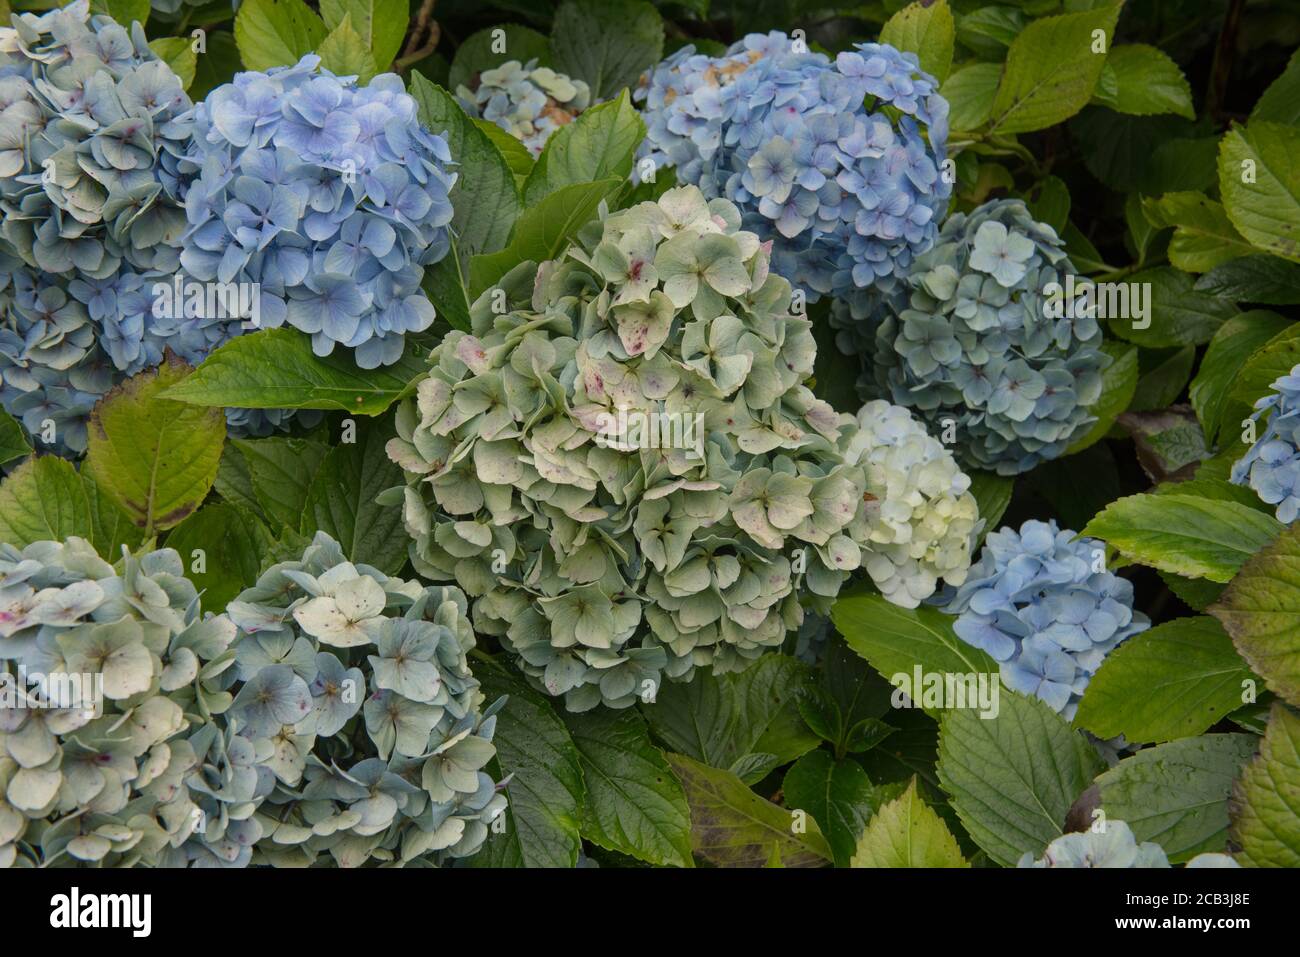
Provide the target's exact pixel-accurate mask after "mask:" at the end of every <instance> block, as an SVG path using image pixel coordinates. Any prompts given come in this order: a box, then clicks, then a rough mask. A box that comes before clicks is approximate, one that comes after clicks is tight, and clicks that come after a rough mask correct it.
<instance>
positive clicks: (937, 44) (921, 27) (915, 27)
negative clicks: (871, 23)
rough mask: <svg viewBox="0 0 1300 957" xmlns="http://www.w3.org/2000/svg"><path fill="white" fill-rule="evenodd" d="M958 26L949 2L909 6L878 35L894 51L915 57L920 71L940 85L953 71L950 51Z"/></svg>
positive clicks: (896, 14)
mask: <svg viewBox="0 0 1300 957" xmlns="http://www.w3.org/2000/svg"><path fill="white" fill-rule="evenodd" d="M956 36H957V25H956V23H955V22H954V21H953V18H952V11H951V10H950V9H948V0H937V2H926V3H920V2H915V3H909V4H908V5H907V6H905V7H904V8H903V9H902V10H899V11H898V12H897V13H895V14H894V15H893V16H892V17H890V18H889V19H888V20H887V21H886V22H885V25H884V27H883V28H881V31H880V42H881V43H888V44H889V45H890V46H892V47H893V48H894V49H896V50H903V51H905V52H908V53H915V54H916V58H917V59H918V60H920V61H921V69H922V70H925V71H926V72H927V73H929V74H931V75H933V76H934V77H935V78H936V79H938V80H939V82H940V83H942V82H943V81H944V80H946V79H947V78H948V72H949V71H950V70H951V69H952V48H953V44H954V42H955V41H956Z"/></svg>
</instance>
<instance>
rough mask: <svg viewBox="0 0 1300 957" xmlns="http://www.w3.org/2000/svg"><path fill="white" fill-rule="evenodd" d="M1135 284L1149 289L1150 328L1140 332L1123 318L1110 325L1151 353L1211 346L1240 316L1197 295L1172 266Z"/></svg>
mask: <svg viewBox="0 0 1300 957" xmlns="http://www.w3.org/2000/svg"><path fill="white" fill-rule="evenodd" d="M1131 281H1132V282H1133V283H1135V284H1136V283H1142V284H1144V287H1145V288H1147V289H1149V292H1150V295H1149V297H1147V299H1146V304H1147V306H1148V308H1149V314H1148V315H1147V323H1149V324H1146V326H1145V328H1138V327H1137V326H1136V322H1137V321H1138V320H1137V319H1136V318H1120V319H1110V320H1109V325H1110V328H1111V330H1113V331H1114V332H1115V334H1116V335H1119V336H1122V337H1123V338H1125V339H1128V340H1129V341H1130V342H1136V343H1137V344H1138V345H1140V346H1145V347H1146V348H1148V349H1165V348H1171V347H1175V346H1188V345H1200V344H1201V343H1203V342H1209V341H1210V339H1212V338H1213V337H1214V334H1215V333H1216V332H1218V330H1219V328H1220V327H1221V326H1222V325H1223V324H1224V323H1225V322H1227V321H1228V320H1229V319H1231V318H1232V317H1233V316H1235V315H1236V314H1237V307H1236V306H1235V305H1234V304H1233V303H1231V302H1226V301H1224V300H1222V299H1216V298H1214V297H1213V296H1207V295H1205V294H1204V293H1201V292H1197V291H1196V290H1195V289H1194V288H1193V285H1194V280H1193V278H1192V277H1191V276H1189V275H1187V274H1186V273H1183V272H1179V271H1178V270H1177V269H1172V268H1170V267H1169V266H1159V267H1157V268H1155V269H1146V270H1143V271H1142V272H1140V273H1137V274H1136V275H1134V276H1133V277H1132V280H1131Z"/></svg>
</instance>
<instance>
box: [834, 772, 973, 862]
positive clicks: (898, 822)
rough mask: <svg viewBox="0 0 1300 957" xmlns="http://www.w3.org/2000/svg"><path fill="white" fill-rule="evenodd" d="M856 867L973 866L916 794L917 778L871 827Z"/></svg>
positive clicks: (856, 855) (857, 854) (855, 858)
mask: <svg viewBox="0 0 1300 957" xmlns="http://www.w3.org/2000/svg"><path fill="white" fill-rule="evenodd" d="M853 866H854V867H970V864H968V863H967V862H966V859H965V858H964V857H962V856H961V849H960V848H958V847H957V842H956V841H955V840H954V839H953V836H952V834H951V833H950V832H949V831H948V828H947V827H945V826H944V823H943V821H942V820H940V819H939V815H938V814H935V813H934V810H933V809H932V808H931V807H929V806H928V805H927V804H926V803H925V802H924V801H922V800H921V796H920V795H919V794H917V793H916V779H915V778H913V779H912V781H911V783H910V784H908V786H907V790H906V791H904V792H903V796H902V797H900V798H898V799H897V800H894V801H890V802H889V803H888V804H886V805H885V806H884V807H882V808H881V809H880V810H879V811H877V812H876V815H875V817H873V818H872V819H871V822H870V823H869V824H868V825H867V829H866V831H865V832H864V833H863V835H862V839H861V840H860V841H859V842H858V845H857V849H856V851H855V853H854V854H853Z"/></svg>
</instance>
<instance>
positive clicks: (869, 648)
mask: <svg viewBox="0 0 1300 957" xmlns="http://www.w3.org/2000/svg"><path fill="white" fill-rule="evenodd" d="M831 620H832V621H833V622H835V627H836V628H837V629H839V632H840V634H841V635H843V636H844V640H845V641H846V642H848V645H849V647H850V648H852V649H853V650H854V651H856V652H857V653H858V654H859V655H861V656H862V657H863V658H865V659H866V660H867V661H868V662H869V663H870V664H871V667H873V668H875V669H876V670H877V671H878V672H880V673H881V674H882V675H884V676H885V678H887V679H889V678H892V676H893V675H896V674H903V675H906V676H907V677H908V678H909V679H910V678H911V676H912V672H913V670H914V669H915V668H917V667H919V668H920V669H921V671H922V672H927V673H949V672H951V673H957V674H963V675H969V674H993V675H996V674H998V664H997V662H996V661H994V660H993V659H992V658H990V657H989V656H988V655H987V654H985V653H984V652H983V651H981V650H980V649H979V648H976V647H974V646H973V645H968V644H966V642H964V641H962V640H961V639H960V638H958V637H957V635H956V633H955V632H954V631H953V630H952V623H953V621H954V619H953V617H952V616H951V615H946V614H944V613H943V612H941V611H939V610H938V609H937V608H930V607H927V606H924V605H922V606H921V607H920V608H900V607H899V606H897V605H895V604H893V603H892V602H889V601H887V600H886V599H885V598H884V597H882V596H880V595H873V594H842V595H841V596H840V597H839V598H838V599H837V600H836V602H835V604H834V605H833V606H832V607H831Z"/></svg>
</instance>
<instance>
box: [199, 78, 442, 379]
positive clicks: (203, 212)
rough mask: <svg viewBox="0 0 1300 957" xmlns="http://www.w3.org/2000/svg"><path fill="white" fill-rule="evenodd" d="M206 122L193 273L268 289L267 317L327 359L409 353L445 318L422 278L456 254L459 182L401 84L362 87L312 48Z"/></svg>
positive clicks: (233, 93) (229, 95) (393, 357)
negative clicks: (412, 343) (408, 346)
mask: <svg viewBox="0 0 1300 957" xmlns="http://www.w3.org/2000/svg"><path fill="white" fill-rule="evenodd" d="M193 123H194V139H193V143H194V151H193V155H192V156H191V160H192V165H193V166H194V167H195V168H196V169H197V175H196V176H194V177H193V178H192V180H191V181H189V182H188V184H187V188H188V191H187V193H186V196H185V214H186V217H187V220H188V229H187V230H186V232H185V242H184V247H185V248H184V251H183V253H182V254H181V257H180V261H181V265H182V266H183V267H184V269H185V271H186V273H187V274H188V275H189V276H191V277H193V279H194V280H197V281H199V282H205V283H212V282H216V283H230V282H237V283H256V284H258V285H257V287H256V288H257V290H258V294H259V297H260V298H259V302H260V324H261V325H262V326H263V327H267V328H275V327H278V326H281V325H283V324H284V323H286V322H287V323H288V324H289V325H291V326H293V327H294V328H296V329H300V330H302V331H303V332H306V333H309V334H310V335H311V337H312V349H313V350H314V351H315V353H316V354H317V355H322V356H325V355H329V354H331V353H332V352H333V350H334V347H335V346H336V345H343V346H347V347H349V348H351V349H355V350H356V351H355V357H356V362H357V364H358V365H359V366H361V367H362V368H365V369H373V368H377V367H378V366H381V365H389V364H391V363H393V362H396V361H397V360H398V358H400V356H401V354H402V348H403V343H404V336H405V334H406V333H414V332H421V331H423V330H425V329H427V328H429V326H430V325H432V324H433V320H434V309H433V305H432V304H431V303H430V302H429V300H428V299H427V298H426V297H425V296H424V295H423V294H422V293H421V292H420V280H421V278H422V276H423V274H424V267H425V266H427V265H430V264H432V263H435V262H437V261H438V260H439V259H441V258H442V257H443V256H444V255H445V254H446V252H447V250H448V247H449V242H450V239H449V232H448V228H447V227H448V224H449V223H450V222H451V218H452V208H451V202H450V200H449V198H448V192H449V190H450V188H451V186H452V184H453V183H454V182H455V175H454V174H453V173H450V172H448V166H449V165H450V162H451V155H450V153H449V151H448V148H447V143H446V141H445V140H443V138H442V137H441V136H436V135H434V134H432V133H430V132H429V131H427V130H425V129H423V128H421V126H420V124H419V121H418V119H417V109H416V103H415V100H414V99H413V98H412V97H411V96H409V95H408V94H407V93H406V91H405V87H404V86H403V84H402V81H401V79H400V78H399V77H397V76H396V75H395V74H391V73H386V74H383V75H381V76H377V77H375V78H374V79H373V80H371V81H370V83H369V84H368V85H367V86H364V87H363V86H358V85H357V82H356V78H355V77H338V76H334V75H333V74H331V73H330V72H328V71H326V70H322V69H320V57H318V56H315V55H308V56H304V57H303V58H302V59H301V60H300V61H299V62H298V63H297V64H296V65H295V66H292V67H284V68H274V69H271V70H268V71H267V72H265V73H257V72H249V73H240V74H237V75H236V76H235V79H234V80H233V81H232V82H231V83H228V84H225V85H224V86H221V87H218V88H217V89H215V90H213V91H212V93H211V94H209V96H208V97H207V99H206V100H204V102H202V103H200V104H198V106H196V107H195V108H194V111H193Z"/></svg>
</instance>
